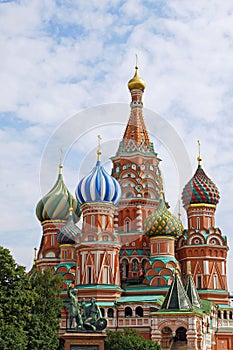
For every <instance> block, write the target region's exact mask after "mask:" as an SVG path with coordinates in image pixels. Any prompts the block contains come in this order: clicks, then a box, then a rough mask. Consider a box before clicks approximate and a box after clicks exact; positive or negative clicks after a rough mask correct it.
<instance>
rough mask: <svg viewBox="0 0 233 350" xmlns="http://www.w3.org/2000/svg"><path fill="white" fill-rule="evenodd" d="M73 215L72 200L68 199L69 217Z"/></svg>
mask: <svg viewBox="0 0 233 350" xmlns="http://www.w3.org/2000/svg"><path fill="white" fill-rule="evenodd" d="M71 215H73V199H72V197H70V208H69V216H71Z"/></svg>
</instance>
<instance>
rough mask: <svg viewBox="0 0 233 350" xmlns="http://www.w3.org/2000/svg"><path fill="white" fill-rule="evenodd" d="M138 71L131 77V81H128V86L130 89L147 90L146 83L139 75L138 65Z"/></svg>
mask: <svg viewBox="0 0 233 350" xmlns="http://www.w3.org/2000/svg"><path fill="white" fill-rule="evenodd" d="M135 69H136V71H135V74H134V77H133V78H132V79H130V81H129V82H128V88H129V90H133V89H138V90H142V91H144V90H145V87H146V83H145V82H144V81H143V80H142V79H141V78H140V77H139V75H138V67H137V66H136V67H135Z"/></svg>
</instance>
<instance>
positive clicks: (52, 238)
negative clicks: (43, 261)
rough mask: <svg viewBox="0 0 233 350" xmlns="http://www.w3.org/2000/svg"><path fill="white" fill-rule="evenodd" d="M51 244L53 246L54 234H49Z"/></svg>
mask: <svg viewBox="0 0 233 350" xmlns="http://www.w3.org/2000/svg"><path fill="white" fill-rule="evenodd" d="M51 246H54V235H51Z"/></svg>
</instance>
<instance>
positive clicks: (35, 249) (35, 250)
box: [34, 248, 37, 266]
mask: <svg viewBox="0 0 233 350" xmlns="http://www.w3.org/2000/svg"><path fill="white" fill-rule="evenodd" d="M36 252H37V248H34V266H35V265H36V260H37V259H36Z"/></svg>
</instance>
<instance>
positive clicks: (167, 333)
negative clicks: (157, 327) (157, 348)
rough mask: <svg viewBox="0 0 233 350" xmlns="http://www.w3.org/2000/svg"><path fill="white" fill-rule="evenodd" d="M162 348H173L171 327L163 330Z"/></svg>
mask: <svg viewBox="0 0 233 350" xmlns="http://www.w3.org/2000/svg"><path fill="white" fill-rule="evenodd" d="M161 335H162V337H161V346H162V349H170V347H171V342H172V338H173V336H172V330H171V328H170V327H164V328H163V329H162V330H161Z"/></svg>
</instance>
